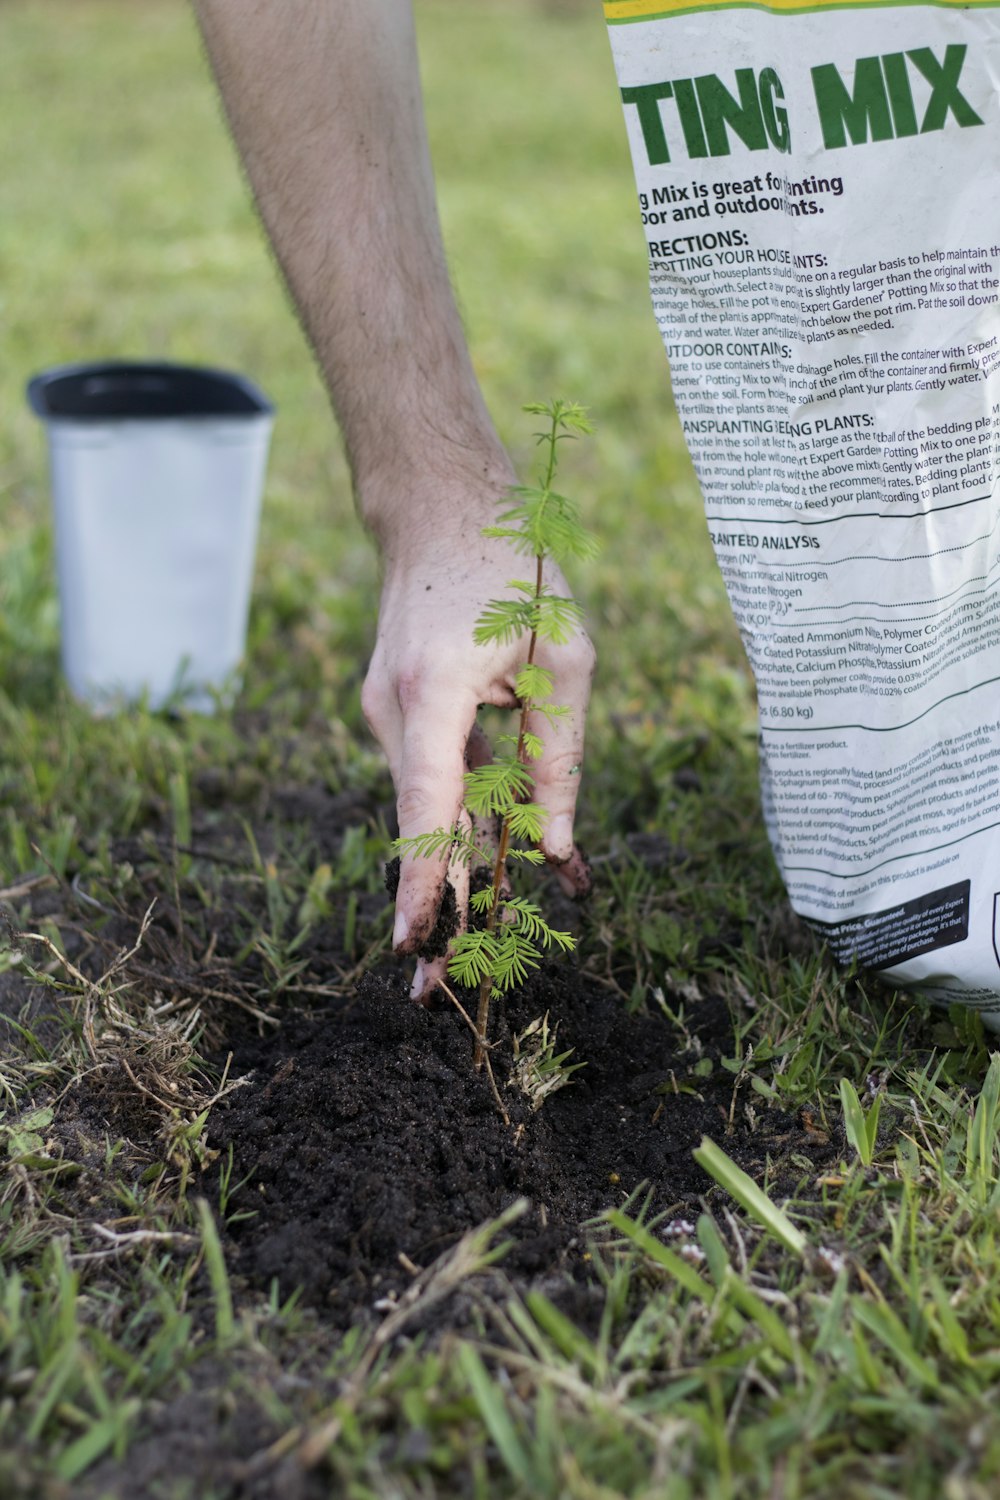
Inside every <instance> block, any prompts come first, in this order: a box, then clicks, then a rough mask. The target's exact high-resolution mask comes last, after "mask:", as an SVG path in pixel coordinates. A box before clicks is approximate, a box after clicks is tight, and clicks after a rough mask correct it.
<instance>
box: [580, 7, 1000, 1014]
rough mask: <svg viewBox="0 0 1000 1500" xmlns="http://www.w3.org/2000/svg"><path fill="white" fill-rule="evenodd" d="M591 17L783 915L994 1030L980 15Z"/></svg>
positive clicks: (994, 53)
mask: <svg viewBox="0 0 1000 1500" xmlns="http://www.w3.org/2000/svg"><path fill="white" fill-rule="evenodd" d="M605 12H606V15H607V20H608V23H609V31H610V36H611V43H612V49H613V52H614V58H615V65H616V68H617V73H618V81H619V84H620V87H621V95H622V100H623V103H624V110H625V119H626V122H627V128H628V134H629V141H630V144H631V149H632V155H633V159H634V163H635V172H636V178H637V183H638V189H639V202H640V205H641V208H642V217H643V223H644V225H645V228H646V236H647V240H648V244H649V257H650V281H651V287H652V295H653V305H654V308H655V310H656V315H657V318H658V320H659V324H660V328H661V330H662V333H663V339H664V342H665V344H666V349H667V355H668V357H669V360H670V367H671V372H672V377H673V387H674V393H675V396H676V401H677V407H678V410H679V412H680V417H681V421H682V424H683V428H684V433H685V435H686V438H687V442H688V445H689V448H690V450H691V454H692V457H693V459H694V464H695V468H696V470H697V473H698V478H699V480H700V482H701V487H702V491H703V494H704V497H705V505H706V510H707V515H708V525H709V530H710V532H711V536H712V541H713V543H714V546H715V551H716V554H717V556H718V559H719V564H720V566H721V568H722V572H723V574H724V577H725V580H726V584H727V587H728V590H729V596H730V599H731V601H732V606H733V610H734V611H735V614H736V618H737V621H738V622H739V626H740V629H741V631H742V635H743V640H744V643H745V645H746V650H747V655H748V656H749V659H750V663H751V666H752V667H753V671H754V673H755V676H756V679H757V688H758V695H759V704H760V753H761V780H762V787H763V799H764V815H765V818H766V820H767V825H768V830H769V832H770V835H771V840H772V842H773V845H774V849H775V853H776V855H777V859H778V862H779V864H780V867H781V870H782V873H783V875H784V878H785V881H786V884H787V887H788V892H789V895H790V898H791V902H792V905H793V907H794V908H795V910H796V911H797V912H799V913H800V914H801V915H802V916H803V917H805V918H806V919H808V920H809V921H810V922H811V923H812V924H813V925H815V926H816V927H817V928H819V929H820V930H821V931H822V933H823V935H824V937H825V939H826V941H827V943H828V944H829V946H830V948H831V949H832V951H833V953H834V954H835V955H836V956H837V957H838V958H840V959H841V960H844V961H850V960H851V959H853V958H856V959H857V961H858V962H859V964H861V965H863V966H864V967H866V968H871V969H876V970H879V971H881V972H883V973H884V975H885V977H886V978H887V979H888V980H890V981H891V982H894V983H898V984H902V985H906V986H915V987H918V988H919V989H921V990H922V991H923V992H924V993H925V994H927V995H929V996H930V997H932V998H934V999H936V1000H938V1001H941V1002H945V1003H950V1002H953V1001H961V1002H962V1003H964V1004H965V1005H968V1006H971V1007H973V1008H975V1009H976V1010H978V1011H980V1012H981V1013H982V1016H983V1020H984V1021H985V1022H986V1024H987V1025H988V1026H990V1027H991V1028H993V1029H1000V504H998V500H997V495H996V483H997V463H998V447H1000V311H998V300H1000V182H998V170H1000V111H998V91H1000V8H998V6H997V4H996V3H995V0H971V3H967V4H964V5H958V4H953V3H949V0H939V3H928V4H906V3H902V4H901V3H898V0H886V3H884V4H878V3H867V0H855V3H844V0H839V3H834V4H825V3H823V0H768V3H764V0H723V3H713V0H609V3H607V4H606V5H605Z"/></svg>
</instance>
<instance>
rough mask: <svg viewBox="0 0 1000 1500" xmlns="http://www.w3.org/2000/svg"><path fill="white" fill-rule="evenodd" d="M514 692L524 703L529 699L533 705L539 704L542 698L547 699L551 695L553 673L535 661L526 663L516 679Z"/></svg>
mask: <svg viewBox="0 0 1000 1500" xmlns="http://www.w3.org/2000/svg"><path fill="white" fill-rule="evenodd" d="M514 691H515V693H516V694H517V696H518V698H519V699H520V700H521V702H522V703H523V702H525V700H526V699H528V698H530V699H531V701H532V703H537V702H538V700H539V699H540V698H547V697H548V696H549V694H550V693H551V691H552V673H551V672H547V671H546V669H545V668H544V667H539V666H538V665H536V663H535V662H533V661H531V662H527V661H526V662H525V664H524V666H523V667H522V668H521V670H520V671H519V672H518V674H517V676H516V677H515V678H514Z"/></svg>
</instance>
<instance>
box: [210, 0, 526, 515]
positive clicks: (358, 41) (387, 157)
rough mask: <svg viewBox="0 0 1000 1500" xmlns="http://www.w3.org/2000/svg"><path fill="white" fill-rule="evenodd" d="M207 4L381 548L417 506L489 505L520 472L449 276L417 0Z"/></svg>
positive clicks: (250, 163)
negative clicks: (472, 497)
mask: <svg viewBox="0 0 1000 1500" xmlns="http://www.w3.org/2000/svg"><path fill="white" fill-rule="evenodd" d="M194 5H195V10H196V12H197V15H198V20H199V23H200V25H201V28H202V33H203V35H204V38H205V43H206V46H207V49H208V53H209V57H210V59H211V62H212V65H213V67H214V69H215V73H216V77H217V79H218V83H219V87H220V90H221V92H222V96H223V100H224V102H225V107H226V111H227V114H228V117H229V121H230V125H231V128H232V131H233V135H234V137H235V139H236V143H237V145H238V147H239V150H240V152H241V155H242V157H243V161H244V163H245V166H246V170H247V173H248V175H249V178H250V182H251V185H252V187H253V190H254V194H255V196H256V199H257V203H258V207H259V210H260V213H261V217H262V219H263V221H264V224H265V227H266V229H267V231H268V234H269V236H270V238H271V242H272V244H273V246H274V250H275V253H276V255H277V258H278V260H279V262H280V264H281V267H282V270H283V272H284V274H285V277H286V279H287V281H288V283H289V286H290V288H291V291H292V295H293V297H294V299H295V303H296V306H297V307H298V309H299V312H300V316H301V318H302V321H303V323H304V325H305V328H306V332H307V334H308V337H309V339H310V341H311V342H312V345H313V347H314V349H315V351H316V355H317V357H318V359H319V362H320V365H321V367H322V370H323V373H324V376H325V378H326V381H327V384H328V386H329V389H330V392H331V396H332V399H333V403H334V407H335V410H336V413H337V417H338V420H339V422H340V425H341V428H342V431H343V433H344V438H345V442H346V444H347V451H348V457H349V460H350V464H351V470H352V474H353V476H354V482H355V489H356V492H357V495H358V500H359V505H360V507H361V510H362V515H363V518H364V520H365V521H366V523H367V524H368V525H369V526H371V527H372V529H373V530H374V531H375V532H376V534H378V535H379V536H380V538H381V540H382V541H383V544H384V545H385V544H387V543H389V542H390V541H391V533H392V532H393V530H394V528H396V527H398V526H399V525H400V524H402V522H403V516H402V514H401V511H402V508H403V506H404V505H405V509H406V524H408V525H409V526H411V527H412V526H413V525H415V524H416V525H417V526H421V525H424V524H425V523H426V524H427V525H428V527H432V526H433V525H434V524H436V521H437V520H438V519H440V518H439V517H435V515H434V512H435V510H436V509H438V508H439V507H443V506H448V505H453V504H454V496H455V491H456V487H457V488H459V489H460V488H462V486H463V484H465V485H469V486H470V488H471V490H472V491H474V492H475V491H481V492H483V493H484V500H485V498H486V495H487V494H488V495H489V502H488V503H489V504H490V505H492V502H493V498H494V496H495V493H496V490H497V488H498V487H502V486H503V485H504V484H505V483H507V482H508V480H509V474H508V471H507V467H506V461H505V458H504V455H503V451H502V448H501V446H500V444H499V442H498V440H497V438H496V435H495V432H494V430H493V427H492V424H491V422H490V419H489V416H488V414H487V412H486V409H485V406H484V404H483V401H482V398H481V396H480V393H479V387H478V384H477V381H476V379H475V375H474V373H473V370H472V365H471V361H470V359H469V355H468V350H467V348H466V344H465V338H464V334H463V331H462V327H461V322H460V319H459V316H458V311H457V309H456V306H455V301H454V298H453V295H452V291H451V286H450V283H449V280H448V274H447V268H446V265H445V257H444V252H443V249H442V244H441V235H440V230H439V226H438V219H437V209H436V204H435V196H434V184H433V177H432V172H431V164H430V156H429V152H428V148H427V141H426V132H425V128H424V121H423V110H422V104H421V97H420V80H419V71H418V66H417V56H416V44H415V39H414V35H413V23H412V14H411V4H410V0H365V3H363V4H359V3H358V0H194ZM414 488H415V489H416V491H417V493H416V494H414ZM404 492H405V493H404ZM448 496H450V497H451V498H450V499H448V498H446V497H448ZM414 505H416V507H417V513H416V514H414V509H413V507H414ZM472 519H473V518H471V517H470V520H472ZM475 520H476V523H477V524H479V522H480V517H478V516H477V517H476V518H475Z"/></svg>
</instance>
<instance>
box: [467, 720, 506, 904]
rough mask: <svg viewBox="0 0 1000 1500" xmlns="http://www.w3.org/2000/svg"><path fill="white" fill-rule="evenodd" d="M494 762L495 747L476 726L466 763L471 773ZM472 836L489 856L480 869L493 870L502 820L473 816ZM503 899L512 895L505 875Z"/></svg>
mask: <svg viewBox="0 0 1000 1500" xmlns="http://www.w3.org/2000/svg"><path fill="white" fill-rule="evenodd" d="M492 760H493V746H492V745H491V744H490V742H489V739H488V737H487V736H486V735H485V734H484V733H483V731H482V729H481V728H480V726H479V725H478V724H475V725H474V726H473V729H472V733H471V734H470V735H469V743H468V744H467V745H466V747H465V761H466V765H467V767H468V769H469V770H470V771H475V770H478V768H479V767H480V766H488V765H490V764H491V763H492ZM472 836H473V838H474V839H475V841H476V844H477V846H478V847H479V848H480V849H482V850H483V851H484V853H486V854H488V855H489V859H488V860H487V861H486V862H485V866H484V865H479V866H478V868H479V870H480V871H481V872H482V870H483V869H484V867H485V869H486V870H487V871H491V870H492V864H493V861H494V860H495V859H496V851H497V847H498V845H499V843H500V818H499V816H498V815H496V814H494V815H493V817H484V816H483V815H482V814H480V813H473V814H472ZM500 894H501V898H502V897H504V896H509V895H510V881H509V880H508V879H507V876H506V873H505V874H504V879H503V883H502V885H501V888H500Z"/></svg>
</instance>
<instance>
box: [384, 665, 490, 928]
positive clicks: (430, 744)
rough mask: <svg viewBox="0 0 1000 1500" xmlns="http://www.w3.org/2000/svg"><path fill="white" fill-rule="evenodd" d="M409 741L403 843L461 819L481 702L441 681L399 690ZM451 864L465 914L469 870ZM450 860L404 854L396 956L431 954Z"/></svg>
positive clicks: (403, 761)
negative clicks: (469, 744)
mask: <svg viewBox="0 0 1000 1500" xmlns="http://www.w3.org/2000/svg"><path fill="white" fill-rule="evenodd" d="M400 707H401V710H402V715H403V730H402V733H403V740H402V749H401V753H400V769H399V776H398V779H397V782H396V814H397V818H398V822H399V836H400V838H401V839H408V838H415V837H416V836H417V835H418V834H422V833H431V832H433V831H434V830H435V829H437V828H452V827H454V826H455V824H456V823H457V822H458V821H459V818H460V814H461V811H462V798H463V793H464V790H465V787H464V781H463V777H464V774H465V747H466V743H467V741H468V739H469V735H470V732H471V729H472V725H473V723H474V722H475V717H476V704H475V702H474V701H472V700H471V699H468V698H467V697H464V696H461V697H458V698H456V695H455V689H454V683H453V681H446V682H445V681H441V680H440V679H439V680H437V681H435V680H430V681H428V682H422V683H420V684H419V685H417V684H414V685H411V686H410V687H408V688H407V687H401V690H400ZM452 864H453V879H454V881H455V882H457V884H458V887H459V889H458V891H457V892H456V895H457V896H458V897H459V898H461V899H460V901H459V905H460V906H461V908H462V911H463V912H464V907H465V905H466V903H467V901H468V869H467V867H464V866H463V867H462V868H461V869H459V868H458V867H457V865H455V862H454V861H452ZM447 871H448V855H447V854H446V853H445V854H442V855H441V856H439V857H433V858H423V857H422V856H420V855H416V854H404V855H403V858H402V860H401V862H400V869H399V888H398V890H397V892H396V923H395V927H394V930H393V947H394V948H395V950H396V951H397V952H398V953H419V952H421V950H424V949H426V948H427V945H428V942H429V940H430V938H431V935H432V933H433V932H434V928H435V926H436V925H437V919H438V913H439V910H440V907H441V901H442V895H443V893H444V883H445V877H446V874H447Z"/></svg>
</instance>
